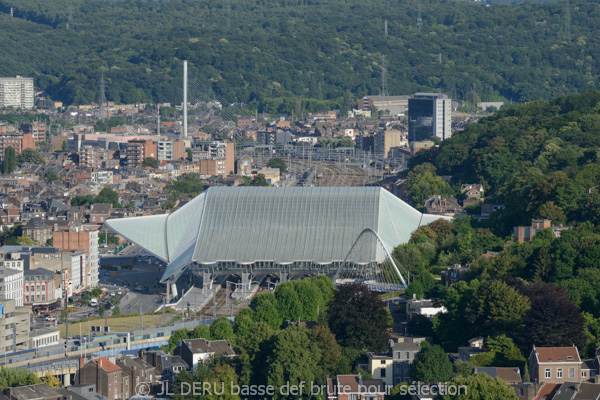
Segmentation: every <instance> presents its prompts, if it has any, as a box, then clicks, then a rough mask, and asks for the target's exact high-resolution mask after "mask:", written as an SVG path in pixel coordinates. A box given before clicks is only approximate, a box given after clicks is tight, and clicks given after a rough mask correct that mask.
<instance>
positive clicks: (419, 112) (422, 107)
mask: <svg viewBox="0 0 600 400" xmlns="http://www.w3.org/2000/svg"><path fill="white" fill-rule="evenodd" d="M451 114H452V99H450V98H449V97H448V96H447V95H445V94H441V93H417V94H415V95H414V97H413V98H411V99H409V100H408V140H409V141H411V142H418V141H422V140H427V139H429V138H430V137H432V136H437V137H439V138H440V139H442V140H446V139H448V138H450V137H451V136H452V115H451Z"/></svg>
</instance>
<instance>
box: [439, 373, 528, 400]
mask: <svg viewBox="0 0 600 400" xmlns="http://www.w3.org/2000/svg"><path fill="white" fill-rule="evenodd" d="M452 383H454V384H455V385H457V389H458V390H459V392H458V393H457V394H456V395H445V396H444V397H443V398H444V400H451V399H452V400H480V399H486V400H517V399H518V398H517V395H516V394H515V391H514V389H513V388H511V387H510V386H508V385H507V384H506V383H504V382H503V381H502V380H501V379H500V378H498V377H496V378H492V377H490V376H489V375H486V374H484V373H479V374H475V375H470V376H464V375H458V376H456V377H455V378H454V379H453V380H452Z"/></svg>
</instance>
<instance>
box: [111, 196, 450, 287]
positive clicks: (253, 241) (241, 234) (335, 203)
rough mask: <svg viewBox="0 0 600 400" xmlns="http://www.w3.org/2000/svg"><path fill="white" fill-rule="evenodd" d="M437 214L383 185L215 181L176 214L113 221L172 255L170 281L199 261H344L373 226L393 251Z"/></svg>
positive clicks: (165, 256)
mask: <svg viewBox="0 0 600 400" xmlns="http://www.w3.org/2000/svg"><path fill="white" fill-rule="evenodd" d="M438 218H444V217H440V216H437V215H427V214H422V213H421V212H419V211H418V210H416V209H414V208H413V207H411V206H410V205H408V204H406V203H405V202H403V201H402V200H400V199H399V198H397V197H396V196H394V195H392V194H391V193H389V192H388V191H387V190H385V189H383V188H380V187H289V188H288V187H282V188H277V187H211V188H210V189H208V190H206V191H205V192H204V193H202V194H200V195H199V196H197V197H195V198H194V199H192V200H191V201H189V202H188V203H186V204H185V205H184V206H183V207H181V208H179V209H177V210H176V211H174V212H172V213H171V214H164V215H153V216H146V217H135V218H121V219H110V220H108V221H106V224H107V225H108V226H109V227H110V228H111V229H112V230H114V231H115V232H117V233H118V234H119V235H121V236H123V237H125V238H126V239H127V240H129V241H131V242H133V243H135V244H137V245H139V246H140V247H142V248H144V249H146V250H147V251H148V252H150V253H152V254H154V255H155V256H156V257H158V258H160V259H161V260H163V261H164V262H166V263H167V264H168V267H167V270H166V271H165V273H164V275H163V278H162V281H163V282H166V281H167V280H169V279H171V278H174V277H175V278H176V277H178V276H179V275H180V274H181V272H182V271H183V270H184V269H185V268H187V267H188V266H189V265H190V264H192V263H197V264H203V265H210V264H216V263H224V262H229V263H232V262H233V263H237V264H243V265H248V264H254V263H259V262H267V263H275V264H281V265H286V264H293V263H296V262H303V263H306V262H312V263H315V264H319V265H323V264H327V263H335V262H343V261H344V259H345V257H346V255H347V254H348V252H349V250H350V249H351V247H352V245H353V243H354V241H355V240H356V239H357V237H358V236H359V235H360V234H361V232H362V231H363V230H364V229H367V228H369V229H372V230H373V231H375V232H377V234H378V235H379V237H380V238H381V241H382V242H383V244H384V245H385V247H386V248H387V249H388V250H389V252H391V251H392V250H393V248H394V247H396V246H397V245H399V244H402V243H406V242H408V240H409V239H410V235H411V234H412V233H413V232H414V231H415V230H416V229H417V228H418V227H419V226H422V225H427V224H429V223H430V222H432V221H434V220H436V219H438ZM376 253H377V252H373V254H374V256H373V257H375V254H376ZM372 261H378V260H372Z"/></svg>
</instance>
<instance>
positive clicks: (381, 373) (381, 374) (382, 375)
mask: <svg viewBox="0 0 600 400" xmlns="http://www.w3.org/2000/svg"><path fill="white" fill-rule="evenodd" d="M379 374H380V376H381V377H382V378H385V368H381V371H380V373H379Z"/></svg>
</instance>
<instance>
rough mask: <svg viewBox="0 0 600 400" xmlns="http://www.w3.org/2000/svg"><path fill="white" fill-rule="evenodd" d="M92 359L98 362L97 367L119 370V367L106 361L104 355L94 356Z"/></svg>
mask: <svg viewBox="0 0 600 400" xmlns="http://www.w3.org/2000/svg"><path fill="white" fill-rule="evenodd" d="M92 361H94V362H95V363H96V364H98V367H100V368H102V369H103V370H105V371H106V372H115V371H120V370H121V368H119V367H118V366H117V365H115V364H113V363H111V362H110V361H108V359H107V358H106V357H100V358H95V359H93V360H92Z"/></svg>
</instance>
